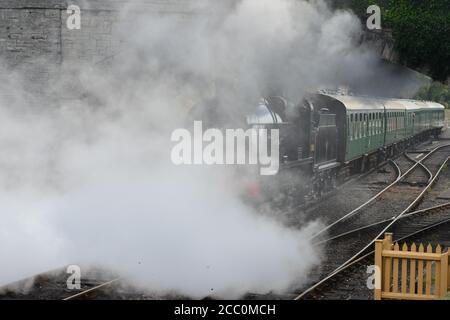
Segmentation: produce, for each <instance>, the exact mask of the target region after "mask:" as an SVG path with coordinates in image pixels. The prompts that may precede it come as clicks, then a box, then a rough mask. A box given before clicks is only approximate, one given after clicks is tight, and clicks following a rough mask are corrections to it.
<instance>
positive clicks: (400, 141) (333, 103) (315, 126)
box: [193, 93, 445, 205]
mask: <svg viewBox="0 0 450 320" xmlns="http://www.w3.org/2000/svg"><path fill="white" fill-rule="evenodd" d="M207 105H208V106H212V105H215V102H212V101H209V103H207ZM204 108H205V106H204V107H203V108H200V111H199V113H197V115H199V114H201V116H202V118H203V120H204V123H205V120H206V124H207V125H208V123H209V125H210V126H215V127H221V126H222V127H223V126H226V125H229V126H235V125H238V126H239V127H241V125H244V126H246V127H247V128H252V127H253V128H258V129H261V128H264V129H278V132H279V139H280V148H279V156H280V159H279V160H280V168H279V171H278V173H277V174H276V175H274V176H261V175H259V174H256V173H255V174H253V175H250V176H249V177H248V176H245V175H242V176H243V177H245V178H243V179H244V180H245V181H244V182H243V183H242V185H245V186H246V188H247V190H245V191H243V192H244V193H246V194H247V195H249V197H250V198H252V201H256V202H263V203H280V204H283V205H286V204H289V203H305V202H308V201H316V200H317V199H320V198H321V197H322V195H323V194H324V193H327V192H328V191H330V190H332V189H334V188H335V187H336V186H337V185H338V184H340V183H341V182H343V181H344V180H345V179H347V178H348V177H349V176H351V175H352V174H355V173H358V172H364V171H367V170H369V169H370V168H373V167H376V166H378V165H379V164H381V163H383V162H384V161H386V160H387V159H389V158H392V157H394V156H395V155H397V154H400V153H401V152H402V151H403V150H405V149H407V148H408V147H410V146H412V145H414V144H417V143H418V142H420V141H425V140H427V139H428V138H429V137H430V136H436V137H437V136H439V134H440V133H441V131H442V129H443V126H444V117H445V115H444V109H445V108H444V106H442V105H440V104H438V103H434V102H424V101H414V100H405V99H382V98H371V97H362V96H361V97H358V96H353V95H343V94H336V93H334V94H331V93H314V94H310V95H308V96H307V97H305V98H304V99H303V100H302V101H301V102H299V103H297V104H292V103H290V102H288V101H287V100H286V99H285V98H283V97H281V96H270V97H267V98H265V99H262V100H261V102H260V103H259V105H258V106H257V107H256V109H254V110H252V111H250V112H247V111H246V113H245V114H241V115H240V116H238V117H236V115H235V114H233V117H231V116H229V115H228V116H229V117H227V115H225V116H224V114H223V112H224V111H225V112H226V111H227V110H228V109H227V108H216V109H213V110H211V109H208V112H206V113H205V112H204V110H205V109H204ZM202 109H203V110H202ZM193 116H194V117H195V114H193ZM218 119H220V121H219V122H221V124H219V123H218V122H217V120H218ZM224 119H226V120H224ZM242 119H245V120H242ZM241 121H242V122H241ZM239 122H240V123H239ZM225 123H226V124H225ZM231 123H232V124H231ZM241 128H242V127H241ZM268 131H270V130H268ZM269 139H270V136H269ZM269 143H270V141H269Z"/></svg>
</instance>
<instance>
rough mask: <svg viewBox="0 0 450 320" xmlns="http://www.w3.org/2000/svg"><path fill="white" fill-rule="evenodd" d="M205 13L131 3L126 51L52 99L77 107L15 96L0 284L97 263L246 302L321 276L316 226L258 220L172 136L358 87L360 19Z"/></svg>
mask: <svg viewBox="0 0 450 320" xmlns="http://www.w3.org/2000/svg"><path fill="white" fill-rule="evenodd" d="M200 9H201V12H202V13H201V14H198V15H192V16H188V17H184V18H180V17H179V16H176V15H167V16H165V15H148V14H146V13H145V12H142V11H141V10H139V8H138V7H135V6H134V5H132V4H128V5H127V6H125V7H124V8H123V11H122V12H123V16H122V17H121V18H122V19H121V23H119V24H118V25H117V28H116V31H115V32H117V37H118V38H122V39H124V40H125V42H124V43H125V44H124V48H123V51H122V52H121V54H119V55H117V56H116V57H115V58H114V60H113V61H112V62H111V64H109V65H108V66H107V67H106V68H105V67H104V66H94V67H92V66H83V65H81V64H80V65H75V66H74V65H71V66H65V67H66V68H65V72H63V73H62V76H61V78H59V79H54V80H55V81H54V85H53V86H52V88H51V90H50V91H51V92H53V93H57V94H60V93H61V92H62V90H63V88H67V87H71V86H72V88H73V84H74V83H76V84H78V87H79V89H78V90H80V87H81V88H83V89H82V90H83V94H84V96H85V98H84V99H81V100H80V101H79V103H78V105H74V104H73V103H72V104H70V105H67V104H65V103H61V105H59V106H57V107H53V106H51V105H50V104H48V105H47V103H46V101H45V100H44V102H42V100H41V99H35V100H33V99H34V98H32V100H31V101H33V103H30V99H26V98H23V97H26V96H27V94H26V92H27V91H26V90H25V89H23V90H21V89H18V85H19V84H20V83H22V80H21V76H20V75H19V76H17V79H15V80H14V79H13V77H12V76H10V77H9V81H8V82H9V83H10V84H11V85H10V86H8V87H6V85H3V88H2V89H3V93H4V94H5V93H7V94H8V99H7V101H6V100H5V99H4V101H0V150H1V154H0V219H1V224H0V243H1V245H0V261H1V271H0V284H5V283H8V282H11V281H15V280H18V279H20V278H22V277H24V276H29V275H31V274H33V273H36V272H42V271H45V270H49V269H53V268H55V267H57V266H60V265H64V264H68V263H93V264H101V265H104V266H107V267H109V268H111V269H113V270H115V271H118V272H119V273H120V274H122V275H124V276H127V277H129V278H130V279H131V280H132V281H133V282H134V283H135V284H138V285H140V286H142V287H144V288H147V289H149V290H155V291H159V292H164V291H175V292H178V293H180V294H185V295H190V296H192V297H204V296H206V295H210V294H215V295H217V296H219V297H239V296H240V295H242V294H244V293H246V292H258V293H266V292H269V291H277V292H282V291H285V290H288V289H290V288H292V287H293V286H296V285H299V284H301V283H302V281H304V280H305V276H306V274H307V272H308V271H309V270H310V269H311V268H312V267H314V266H316V265H317V264H318V263H319V256H318V255H317V254H316V253H315V249H314V248H313V247H312V245H311V243H309V241H308V240H307V239H308V236H309V235H310V234H311V233H312V232H313V231H314V228H316V227H317V226H315V225H308V226H305V228H304V229H303V230H294V229H289V228H287V227H285V226H282V225H281V224H280V223H279V222H277V221H275V220H272V219H270V218H267V217H263V216H261V215H258V214H257V213H255V212H253V210H252V209H251V208H249V207H247V206H246V205H244V204H243V203H242V202H241V201H240V200H239V192H238V191H237V190H236V188H235V185H234V175H233V170H232V169H233V168H231V169H230V168H228V169H224V168H213V167H210V168H207V167H175V166H174V165H172V164H171V162H170V149H171V147H172V145H171V144H170V133H171V132H172V130H173V129H175V128H177V127H180V126H184V125H185V120H186V114H187V111H188V110H189V108H191V107H192V106H193V105H194V104H195V103H197V102H199V101H200V100H201V99H203V98H210V97H212V96H214V95H217V97H219V98H220V102H221V105H222V106H224V107H226V108H229V110H230V111H233V112H234V111H236V112H239V111H242V109H243V108H251V107H253V106H254V103H255V102H256V101H257V99H258V98H259V97H260V96H261V95H262V94H265V93H267V92H268V91H271V90H275V91H277V90H278V91H279V90H282V91H283V92H284V93H285V94H286V95H287V96H289V97H292V99H299V98H301V96H302V95H303V94H304V92H305V91H307V90H308V89H310V88H317V87H319V86H332V85H340V84H341V83H345V84H350V85H351V83H352V82H358V81H360V80H361V79H363V78H364V76H365V75H364V73H363V71H360V70H366V68H365V67H366V65H367V64H369V63H371V61H372V60H371V59H372V55H371V54H370V53H368V52H366V51H365V50H363V49H361V48H358V47H357V46H355V44H354V39H355V36H357V35H358V33H359V32H360V26H359V22H358V20H357V18H356V17H355V16H353V15H352V14H351V13H349V12H344V11H341V12H332V11H331V10H330V9H329V8H328V7H327V6H326V5H325V4H324V3H323V2H322V1H309V2H307V1H294V0H242V1H235V2H233V3H232V4H227V5H225V4H222V1H214V2H213V1H210V2H204V3H202V4H201V5H200ZM349 70H351V71H349ZM2 83H6V82H2ZM11 97H12V98H11ZM53 98H54V97H53ZM234 190H236V191H234Z"/></svg>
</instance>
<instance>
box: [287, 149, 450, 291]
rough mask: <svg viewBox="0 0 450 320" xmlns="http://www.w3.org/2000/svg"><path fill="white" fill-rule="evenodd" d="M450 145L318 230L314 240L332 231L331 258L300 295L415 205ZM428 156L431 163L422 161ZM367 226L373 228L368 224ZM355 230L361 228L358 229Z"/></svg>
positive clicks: (439, 169)
mask: <svg viewBox="0 0 450 320" xmlns="http://www.w3.org/2000/svg"><path fill="white" fill-rule="evenodd" d="M449 147H450V145H443V146H439V147H436V148H435V149H433V150H431V151H430V152H429V153H428V154H426V155H424V156H423V157H422V158H421V159H420V160H417V161H414V164H413V165H412V166H411V167H410V168H409V169H408V170H406V172H405V173H402V172H401V169H400V168H399V169H398V170H399V172H400V174H399V177H398V178H397V179H396V180H395V181H394V182H393V183H392V184H390V185H389V186H388V187H386V188H385V189H383V190H382V191H381V192H379V193H378V194H376V195H375V196H374V197H372V198H371V199H369V200H368V201H367V202H365V203H363V204H362V205H360V206H359V207H358V208H356V209H354V210H352V211H351V212H349V213H348V214H347V215H345V216H344V217H343V218H341V219H339V220H337V221H335V222H334V223H332V224H331V225H329V226H327V227H326V228H324V229H322V230H321V231H320V232H319V233H317V234H316V235H315V236H314V237H313V239H312V240H313V241H317V242H318V243H319V242H320V240H323V239H321V236H322V237H323V235H324V234H325V233H327V234H329V235H330V237H329V239H328V241H325V242H322V244H324V248H323V249H324V251H325V257H326V258H327V260H326V262H325V267H324V268H323V269H322V270H320V271H319V272H315V273H312V274H311V275H310V278H311V279H312V280H313V282H315V283H316V284H315V285H313V286H311V287H309V288H308V289H306V290H304V291H303V292H302V293H301V294H300V295H298V296H297V297H296V299H302V298H303V297H304V296H305V295H306V294H308V293H309V292H310V291H312V290H314V289H315V288H316V286H318V285H321V284H322V283H324V282H326V281H328V280H329V279H331V278H333V277H334V276H335V275H336V274H338V273H340V272H341V271H342V270H343V269H345V268H346V266H347V265H349V264H351V263H353V262H354V261H355V260H357V259H358V258H359V257H360V256H362V255H364V254H365V253H366V252H367V251H368V250H369V249H370V247H371V246H372V245H373V243H374V242H375V240H377V239H378V238H379V237H380V236H382V235H383V234H384V233H385V232H386V231H387V230H389V228H391V227H392V226H393V225H394V224H395V223H396V222H397V221H398V220H399V219H401V218H402V217H403V216H404V215H405V214H407V213H409V212H410V211H411V210H412V209H414V208H415V207H416V206H417V204H418V203H419V202H420V200H421V199H422V198H423V197H424V194H425V193H426V191H427V190H428V189H429V188H430V187H431V186H432V185H433V183H434V182H435V181H436V179H437V177H438V176H439V174H440V173H441V172H442V169H443V168H444V165H445V164H446V163H447V161H448V159H449V157H448V154H449V150H448V149H449ZM444 155H445V157H444ZM444 158H445V159H444ZM442 159H444V160H442ZM425 160H426V161H427V165H422V163H423V162H424V161H425ZM428 166H432V169H431V170H430V169H429V168H428ZM425 167H426V168H425ZM416 170H417V171H418V170H420V172H421V174H419V173H415V174H414V175H411V174H412V173H414V172H415V171H416ZM430 172H431V174H432V176H430ZM418 180H420V181H418ZM392 195H393V196H392ZM392 213H394V217H392ZM389 215H390V216H389ZM388 219H390V220H388ZM380 220H387V221H386V222H385V224H378V223H379V222H380ZM367 226H371V228H366V227H367ZM355 230H359V231H358V233H356V232H355ZM355 235H357V236H355ZM337 253H338V254H337Z"/></svg>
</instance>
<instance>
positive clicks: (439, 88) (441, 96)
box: [415, 81, 450, 109]
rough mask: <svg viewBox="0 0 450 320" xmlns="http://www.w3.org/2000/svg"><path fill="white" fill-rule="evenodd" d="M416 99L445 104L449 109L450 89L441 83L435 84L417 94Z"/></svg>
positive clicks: (425, 87)
mask: <svg viewBox="0 0 450 320" xmlns="http://www.w3.org/2000/svg"><path fill="white" fill-rule="evenodd" d="M415 98H416V99H418V100H428V101H435V102H438V103H440V104H443V105H444V106H445V107H446V108H447V109H448V108H450V89H449V87H448V86H447V85H444V84H442V83H440V82H436V81H435V82H433V83H431V84H429V85H426V86H424V87H422V88H421V89H420V90H419V92H418V93H417V95H416V97H415Z"/></svg>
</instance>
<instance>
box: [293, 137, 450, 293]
mask: <svg viewBox="0 0 450 320" xmlns="http://www.w3.org/2000/svg"><path fill="white" fill-rule="evenodd" d="M449 146H450V145H443V146H439V147H436V148H435V149H433V150H432V151H430V153H428V154H427V155H426V156H425V157H423V158H422V159H420V160H419V161H418V162H417V163H416V164H414V165H413V166H412V167H411V168H410V169H409V170H408V171H406V173H404V174H403V175H401V176H400V177H399V178H398V179H397V180H396V181H395V182H393V183H392V184H391V185H389V186H388V187H386V188H385V189H384V190H383V191H381V192H380V193H379V194H377V195H376V196H375V197H373V198H372V199H370V200H369V201H370V203H371V202H373V201H374V200H376V199H377V198H378V197H379V196H381V195H382V194H384V193H385V192H386V191H388V190H389V189H391V188H392V187H393V186H394V185H396V184H397V182H399V181H400V180H401V179H403V178H404V177H406V176H407V175H408V174H409V173H411V172H412V171H413V170H414V169H416V168H417V167H418V166H419V163H421V162H423V161H424V160H426V159H427V158H428V157H429V156H431V155H432V154H434V153H435V152H436V151H438V150H441V149H443V148H446V147H449ZM449 159H450V157H447V159H446V160H445V161H444V162H443V163H442V165H441V166H440V168H439V170H438V172H437V173H436V175H434V177H433V179H432V180H431V182H430V183H429V184H428V185H427V186H426V187H425V188H423V190H422V192H421V193H420V194H419V195H418V196H417V197H416V198H415V199H414V200H413V201H412V202H411V203H410V204H409V205H408V207H407V208H406V209H404V210H403V211H402V212H401V213H400V214H398V215H397V216H396V217H395V218H394V219H393V220H392V221H391V222H390V223H389V224H388V225H387V226H386V227H385V228H383V230H382V231H381V232H380V233H379V234H378V235H377V236H376V237H375V238H374V239H373V240H372V241H370V242H369V243H368V244H367V245H366V246H365V247H364V248H363V249H361V250H360V251H359V252H358V253H356V254H355V255H353V256H352V257H351V258H349V259H348V260H347V261H346V262H344V263H343V264H341V265H340V266H339V267H337V268H336V269H335V270H334V271H333V272H331V273H330V274H329V275H328V276H326V277H325V278H323V279H322V280H320V281H319V282H317V283H316V284H315V285H314V286H312V287H310V288H308V289H306V290H305V291H303V292H302V293H301V294H299V295H298V296H297V297H296V298H295V299H294V300H300V299H301V298H302V297H304V296H305V295H306V294H308V293H309V292H311V291H312V290H314V289H315V288H316V287H317V286H319V285H321V284H322V283H324V282H326V281H328V280H329V279H330V278H332V277H334V276H335V275H336V274H338V273H340V272H341V271H342V270H343V269H345V267H346V266H347V265H348V264H350V263H352V262H353V261H354V260H355V259H358V257H359V256H360V255H361V254H363V253H364V252H365V251H366V250H367V249H368V248H370V246H371V245H372V244H373V243H374V242H375V241H376V240H377V239H378V238H380V237H381V236H382V235H383V234H384V233H385V232H386V231H387V230H388V229H389V228H390V227H391V226H392V225H394V224H395V223H396V222H397V220H398V219H400V218H401V217H402V216H403V215H405V214H406V213H408V212H409V211H410V210H411V208H413V207H414V206H415V205H416V204H417V203H418V202H419V201H420V200H421V199H422V197H423V195H424V194H425V192H426V191H427V190H428V189H429V188H430V187H431V186H432V185H433V184H434V182H435V181H436V179H437V177H438V176H439V174H440V173H441V171H442V169H443V168H444V166H445V164H446V163H447V162H448V160H449ZM369 201H368V202H369ZM366 205H367V202H366V204H364V206H360V207H358V208H357V209H355V210H353V211H352V212H350V213H349V214H347V215H346V216H345V217H344V218H345V219H346V218H348V217H350V216H351V215H353V214H354V213H356V212H357V211H359V210H360V208H362V207H365V206H366ZM344 218H342V219H340V221H343V220H345V219H344ZM329 228H330V227H328V229H329ZM321 233H322V232H321ZM313 238H315V237H313Z"/></svg>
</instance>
